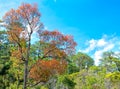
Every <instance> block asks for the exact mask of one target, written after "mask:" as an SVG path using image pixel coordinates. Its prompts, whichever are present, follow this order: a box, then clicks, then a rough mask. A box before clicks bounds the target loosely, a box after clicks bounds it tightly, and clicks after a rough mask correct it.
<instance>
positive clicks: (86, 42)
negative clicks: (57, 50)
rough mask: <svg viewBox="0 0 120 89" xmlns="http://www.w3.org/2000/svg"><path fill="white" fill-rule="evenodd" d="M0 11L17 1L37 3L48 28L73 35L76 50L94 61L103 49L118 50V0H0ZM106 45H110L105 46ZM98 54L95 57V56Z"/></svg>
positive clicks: (119, 30) (119, 26) (15, 5)
mask: <svg viewBox="0 0 120 89" xmlns="http://www.w3.org/2000/svg"><path fill="white" fill-rule="evenodd" d="M0 2H1V3H0V14H1V15H3V14H4V13H5V12H6V11H7V10H9V9H10V8H16V7H17V6H19V5H20V4H21V2H28V3H37V4H38V6H39V10H40V12H41V14H42V17H41V21H42V22H43V24H44V25H45V28H46V29H48V30H54V29H58V30H59V31H60V32H62V33H64V34H70V35H73V36H74V39H75V41H76V42H77V44H78V46H77V47H76V49H77V51H82V52H85V53H88V54H89V55H91V56H92V57H93V58H95V59H96V60H97V59H98V58H100V56H101V55H102V52H104V51H111V50H113V51H115V52H118V51H119V46H120V43H119V38H120V37H119V33H120V1H119V0H29V1H28V0H4V1H3V0H1V1H0ZM109 46H110V47H109ZM97 57H98V58H97Z"/></svg>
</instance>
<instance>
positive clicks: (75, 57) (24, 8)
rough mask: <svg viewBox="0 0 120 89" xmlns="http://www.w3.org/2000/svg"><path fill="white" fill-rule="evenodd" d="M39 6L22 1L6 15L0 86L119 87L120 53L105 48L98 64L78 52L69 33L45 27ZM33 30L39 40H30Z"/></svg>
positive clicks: (0, 44) (23, 88)
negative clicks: (105, 50)
mask: <svg viewBox="0 0 120 89" xmlns="http://www.w3.org/2000/svg"><path fill="white" fill-rule="evenodd" d="M40 17H41V14H40V13H39V11H38V8H37V6H36V5H35V4H34V5H30V4H26V3H23V4H22V5H21V6H20V7H18V8H17V9H11V10H10V11H8V12H7V13H6V14H5V16H4V17H3V21H1V22H4V23H5V25H3V26H2V29H3V28H4V29H5V30H2V31H0V89H119V88H120V56H119V54H115V53H114V52H105V53H103V57H102V58H101V59H100V64H99V65H98V66H95V65H94V60H93V59H92V58H91V57H90V56H89V55H87V54H85V53H81V52H76V51H75V46H76V42H75V41H74V39H73V37H72V36H70V35H64V34H62V33H60V32H59V31H57V30H56V31H48V30H44V25H43V23H41V22H40ZM33 32H35V33H37V34H38V38H39V40H38V41H37V42H35V43H34V44H31V41H32V40H31V37H32V34H33Z"/></svg>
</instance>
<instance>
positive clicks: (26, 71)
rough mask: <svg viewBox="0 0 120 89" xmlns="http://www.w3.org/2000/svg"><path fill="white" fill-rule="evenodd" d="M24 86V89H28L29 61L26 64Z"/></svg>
mask: <svg viewBox="0 0 120 89" xmlns="http://www.w3.org/2000/svg"><path fill="white" fill-rule="evenodd" d="M24 68H25V69H24V84H23V89H27V75H28V60H26V61H25V64H24Z"/></svg>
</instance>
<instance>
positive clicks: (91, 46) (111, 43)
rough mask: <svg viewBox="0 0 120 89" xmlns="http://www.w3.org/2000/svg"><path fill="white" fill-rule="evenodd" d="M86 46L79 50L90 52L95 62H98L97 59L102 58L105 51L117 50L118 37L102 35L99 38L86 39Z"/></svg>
mask: <svg viewBox="0 0 120 89" xmlns="http://www.w3.org/2000/svg"><path fill="white" fill-rule="evenodd" d="M87 45H88V47H86V48H85V49H80V51H81V52H85V53H88V54H89V53H90V54H92V55H91V56H92V57H93V58H94V59H95V64H96V65H98V64H99V59H101V58H102V54H103V53H104V52H106V51H115V52H116V51H118V50H119V46H120V43H119V38H118V37H115V36H112V37H111V36H107V35H104V36H103V37H102V38H100V39H91V40H89V41H87Z"/></svg>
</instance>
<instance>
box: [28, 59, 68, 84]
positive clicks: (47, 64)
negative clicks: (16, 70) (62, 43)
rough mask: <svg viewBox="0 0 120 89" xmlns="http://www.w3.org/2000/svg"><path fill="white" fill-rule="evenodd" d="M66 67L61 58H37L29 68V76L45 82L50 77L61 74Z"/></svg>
mask: <svg viewBox="0 0 120 89" xmlns="http://www.w3.org/2000/svg"><path fill="white" fill-rule="evenodd" d="M66 68H67V63H66V62H65V61H64V60H62V61H58V60H55V59H53V60H38V62H37V63H36V64H35V65H34V66H33V67H32V68H31V70H30V75H29V77H30V78H32V79H34V80H35V81H36V82H47V81H48V80H49V78H50V77H52V76H54V75H56V74H62V73H64V72H65V70H66Z"/></svg>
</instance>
